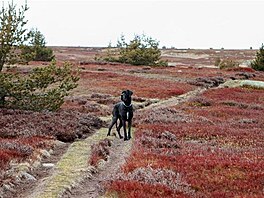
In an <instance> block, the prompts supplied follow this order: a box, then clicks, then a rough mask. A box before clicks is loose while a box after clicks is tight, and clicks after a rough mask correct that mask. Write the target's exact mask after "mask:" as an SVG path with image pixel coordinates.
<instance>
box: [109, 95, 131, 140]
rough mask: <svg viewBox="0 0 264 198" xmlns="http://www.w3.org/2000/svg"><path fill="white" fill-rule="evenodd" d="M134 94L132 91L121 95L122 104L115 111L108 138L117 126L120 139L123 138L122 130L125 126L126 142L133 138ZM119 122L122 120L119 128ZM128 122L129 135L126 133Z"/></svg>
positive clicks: (117, 105)
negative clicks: (132, 102)
mask: <svg viewBox="0 0 264 198" xmlns="http://www.w3.org/2000/svg"><path fill="white" fill-rule="evenodd" d="M132 94H133V92H132V91H130V90H126V91H123V92H122V94H121V100H122V102H119V103H117V104H116V105H115V106H114V109H113V119H112V123H111V125H110V126H109V129H108V133H107V136H109V135H110V132H111V129H112V127H113V126H114V124H116V130H117V132H118V135H119V137H120V139H122V138H123V136H122V135H121V134H120V129H121V127H122V126H123V128H124V140H125V141H126V140H129V139H130V138H131V125H132V118H133V106H132V104H131V101H132V98H131V96H132ZM117 120H120V122H119V126H117ZM126 121H127V123H128V134H127V132H126Z"/></svg>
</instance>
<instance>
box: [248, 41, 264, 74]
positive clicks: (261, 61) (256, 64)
mask: <svg viewBox="0 0 264 198" xmlns="http://www.w3.org/2000/svg"><path fill="white" fill-rule="evenodd" d="M251 67H252V68H253V69H255V70H258V71H264V45H263V44H262V46H261V47H260V48H259V51H257V53H256V57H255V59H254V60H253V61H252V62H251Z"/></svg>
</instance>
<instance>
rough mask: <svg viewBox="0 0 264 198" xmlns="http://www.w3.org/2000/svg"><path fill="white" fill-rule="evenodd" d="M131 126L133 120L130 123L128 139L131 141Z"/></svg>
mask: <svg viewBox="0 0 264 198" xmlns="http://www.w3.org/2000/svg"><path fill="white" fill-rule="evenodd" d="M131 126H132V120H129V121H128V139H131Z"/></svg>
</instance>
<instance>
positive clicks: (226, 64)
mask: <svg viewBox="0 0 264 198" xmlns="http://www.w3.org/2000/svg"><path fill="white" fill-rule="evenodd" d="M235 67H239V63H238V62H236V61H233V60H221V62H220V63H219V68H220V69H229V68H235Z"/></svg>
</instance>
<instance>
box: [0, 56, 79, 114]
mask: <svg viewBox="0 0 264 198" xmlns="http://www.w3.org/2000/svg"><path fill="white" fill-rule="evenodd" d="M78 80H79V77H78V76H77V75H76V74H74V73H73V70H72V68H71V65H70V64H69V63H65V64H64V65H63V67H57V66H56V63H55V61H53V62H52V63H51V64H50V65H49V66H46V67H40V68H34V69H33V71H32V72H31V73H30V74H29V75H26V76H25V75H19V74H11V73H10V74H8V73H0V81H1V84H0V106H1V107H6V108H16V109H25V110H34V111H42V110H50V111H54V110H57V109H58V108H60V106H61V105H62V104H63V102H64V97H65V96H67V95H68V93H69V91H70V90H71V89H74V88H75V87H77V81H78Z"/></svg>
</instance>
